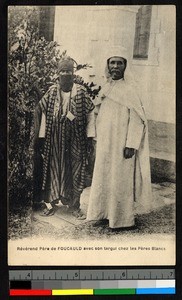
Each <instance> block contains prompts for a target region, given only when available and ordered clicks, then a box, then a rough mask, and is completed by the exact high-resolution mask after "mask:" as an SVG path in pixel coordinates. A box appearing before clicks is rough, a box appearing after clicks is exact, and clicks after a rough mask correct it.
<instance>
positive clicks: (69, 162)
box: [35, 57, 95, 219]
mask: <svg viewBox="0 0 182 300" xmlns="http://www.w3.org/2000/svg"><path fill="white" fill-rule="evenodd" d="M73 70H74V61H73V60H72V59H71V58H69V57H67V58H65V59H63V60H62V61H61V62H60V63H59V67H58V72H59V83H58V84H57V85H53V86H51V87H50V88H49V90H48V91H47V93H46V94H45V95H44V97H43V98H42V99H41V100H40V102H39V103H38V107H37V110H36V111H37V115H38V118H37V120H39V122H38V123H39V124H38V125H39V126H35V127H36V135H38V136H39V140H40V139H42V140H43V149H42V157H43V176H42V177H43V178H42V198H43V200H44V204H45V208H44V210H43V212H42V213H41V215H43V216H50V215H53V214H54V212H55V205H56V203H58V201H61V202H62V204H64V205H67V206H68V207H69V208H70V210H71V212H72V213H73V215H74V216H75V217H77V218H79V219H84V218H85V216H84V214H83V212H82V211H81V209H80V195H81V193H82V191H83V189H84V188H85V175H86V164H87V147H88V144H89V143H90V140H91V139H92V137H94V136H95V124H94V113H93V109H94V105H93V103H92V101H91V100H90V98H89V97H88V95H87V93H86V91H85V90H84V88H83V87H82V86H80V85H77V84H75V83H74V82H73V78H74V74H73ZM40 120H41V121H40Z"/></svg>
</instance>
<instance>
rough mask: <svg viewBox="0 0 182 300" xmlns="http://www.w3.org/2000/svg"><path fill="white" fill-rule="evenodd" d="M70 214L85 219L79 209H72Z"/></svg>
mask: <svg viewBox="0 0 182 300" xmlns="http://www.w3.org/2000/svg"><path fill="white" fill-rule="evenodd" d="M72 215H73V216H74V217H75V218H77V219H78V220H85V219H86V215H85V214H84V213H83V212H82V211H81V209H77V210H74V211H73V212H72Z"/></svg>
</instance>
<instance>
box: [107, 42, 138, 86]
mask: <svg viewBox="0 0 182 300" xmlns="http://www.w3.org/2000/svg"><path fill="white" fill-rule="evenodd" d="M114 56H117V57H122V58H125V59H126V60H127V66H126V69H125V72H124V78H125V80H126V81H128V82H129V83H130V85H135V86H136V83H135V80H134V77H133V75H132V72H131V69H130V59H131V58H130V56H129V51H128V50H127V49H126V48H124V47H121V46H111V47H110V48H109V49H108V50H107V52H106V53H105V55H104V62H105V76H106V79H107V80H108V81H110V80H111V74H110V73H109V69H108V60H109V59H110V58H111V57H114Z"/></svg>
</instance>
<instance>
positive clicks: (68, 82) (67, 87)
mask: <svg viewBox="0 0 182 300" xmlns="http://www.w3.org/2000/svg"><path fill="white" fill-rule="evenodd" d="M59 83H60V88H61V89H62V91H63V92H66V93H67V92H70V91H71V90H72V87H73V75H71V74H68V75H61V76H60V81H59Z"/></svg>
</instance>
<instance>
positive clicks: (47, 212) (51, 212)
mask: <svg viewBox="0 0 182 300" xmlns="http://www.w3.org/2000/svg"><path fill="white" fill-rule="evenodd" d="M54 213H55V209H54V208H53V207H52V208H51V209H48V208H47V207H45V208H44V210H43V211H42V212H41V213H40V214H39V215H40V216H42V217H50V216H53V215H54Z"/></svg>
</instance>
